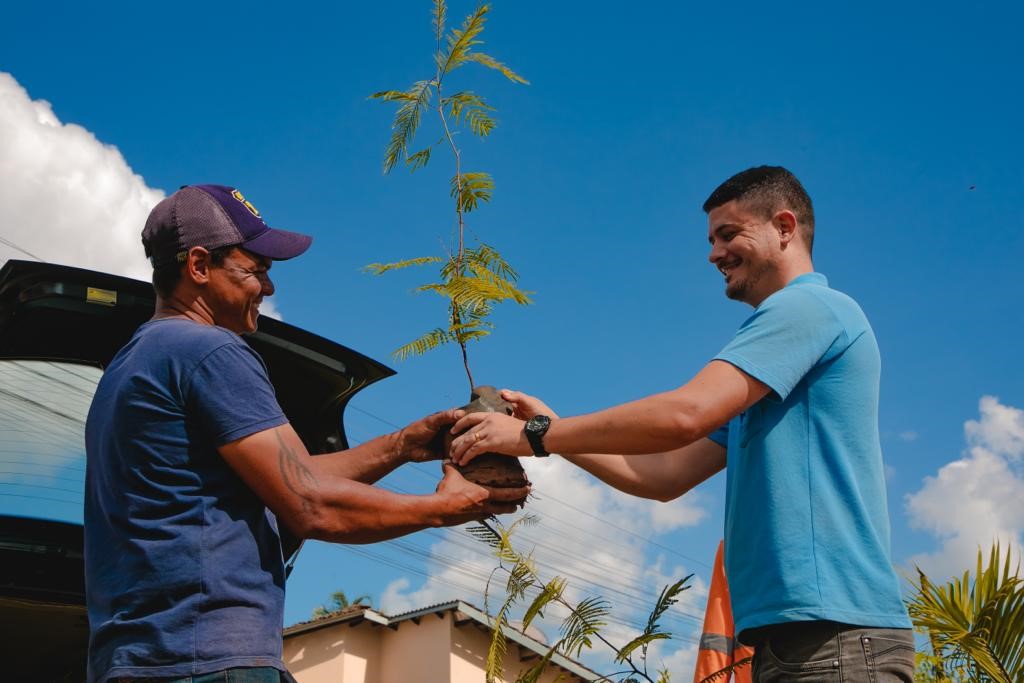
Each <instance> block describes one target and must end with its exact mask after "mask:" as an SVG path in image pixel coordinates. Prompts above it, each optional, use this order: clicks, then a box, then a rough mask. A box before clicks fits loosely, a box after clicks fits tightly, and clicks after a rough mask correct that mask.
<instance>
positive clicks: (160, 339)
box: [85, 318, 287, 683]
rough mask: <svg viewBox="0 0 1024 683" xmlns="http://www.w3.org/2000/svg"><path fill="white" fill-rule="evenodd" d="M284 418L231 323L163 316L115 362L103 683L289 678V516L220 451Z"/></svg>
mask: <svg viewBox="0 0 1024 683" xmlns="http://www.w3.org/2000/svg"><path fill="white" fill-rule="evenodd" d="M286 422H287V419H286V418H285V416H284V413H283V412H282V411H281V408H280V406H279V405H278V403H277V399H276V398H275V396H274V389H273V386H271V384H270V381H269V379H268V378H267V371H266V367H265V366H264V364H263V361H262V359H260V357H259V356H258V355H257V354H256V353H255V352H254V351H253V350H252V349H250V348H249V347H248V346H247V345H246V344H245V342H243V341H242V339H241V338H240V337H239V336H238V335H236V334H234V333H232V332H229V331H228V330H225V329H223V328H220V327H214V326H211V325H202V324H199V323H195V322H192V321H189V320H185V319H181V318H165V319H161V320H153V321H150V322H148V323H146V324H144V325H142V327H140V328H139V329H138V331H137V332H136V333H135V336H133V337H132V339H131V341H130V342H128V344H127V345H126V346H125V347H124V348H123V349H121V351H119V352H118V354H117V355H116V356H115V357H114V359H113V360H112V361H111V362H110V365H109V367H107V368H106V370H105V372H104V374H103V377H102V379H101V380H100V382H99V386H98V387H97V389H96V395H95V397H94V398H93V402H92V407H91V408H90V410H89V417H88V420H87V422H86V430H85V441H86V455H87V466H86V478H85V481H86V486H85V488H86V491H85V581H86V597H87V603H88V609H89V627H90V638H89V681H90V682H91V683H101V682H102V681H106V680H107V679H109V678H114V677H179V676H188V675H190V674H202V673H208V672H210V671H217V670H219V669H225V668H229V667H235V666H272V667H276V668H279V669H281V670H284V668H285V667H284V664H283V663H282V661H281V628H282V625H283V619H284V562H283V558H282V555H281V541H280V538H279V536H278V531H277V521H276V520H275V518H274V516H273V514H272V513H271V512H270V511H269V510H267V508H266V507H265V506H264V504H263V503H262V501H261V500H260V499H259V498H258V497H257V496H256V495H255V494H254V493H253V492H252V491H251V490H250V489H249V488H248V487H247V486H246V485H245V484H244V483H243V482H242V480H241V479H240V478H239V477H238V475H237V474H236V473H235V472H234V470H232V469H231V468H230V467H229V466H228V464H227V463H226V462H224V460H223V459H222V458H221V456H220V454H219V453H218V452H217V448H218V447H219V446H221V445H223V444H226V443H229V442H231V441H234V440H236V439H239V438H242V437H244V436H248V435H250V434H254V433H256V432H260V431H263V430H265V429H270V428H273V427H277V426H280V425H282V424H285V423H286Z"/></svg>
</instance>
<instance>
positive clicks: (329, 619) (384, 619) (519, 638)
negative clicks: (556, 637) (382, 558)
mask: <svg viewBox="0 0 1024 683" xmlns="http://www.w3.org/2000/svg"><path fill="white" fill-rule="evenodd" d="M448 612H451V613H453V618H454V620H455V624H456V625H461V624H463V623H467V622H471V623H473V624H475V625H477V626H480V627H483V628H486V629H487V630H490V631H493V630H494V625H495V621H494V618H493V617H491V616H490V615H489V614H487V613H486V612H484V611H483V610H481V609H480V608H478V607H476V606H474V605H471V604H469V603H468V602H465V601H463V600H452V601H449V602H442V603H438V604H436V605H430V606H428V607H422V608H420V609H415V610H411V611H409V612H402V613H401V614H394V615H386V614H383V613H381V612H378V611H376V610H374V609H372V608H370V607H367V606H365V605H352V606H351V607H346V608H345V609H343V610H340V611H338V612H333V613H331V614H329V615H327V616H325V617H320V618H318V619H311V620H309V621H303V622H300V623H298V624H294V625H292V626H289V627H288V628H286V629H285V630H284V637H285V638H290V637H292V636H297V635H299V634H301V633H307V632H309V631H315V630H318V629H321V628H325V627H328V626H333V625H335V624H341V623H350V625H353V626H354V625H355V624H357V623H360V622H362V621H369V622H371V623H373V624H376V625H379V626H387V627H389V628H394V629H397V628H398V625H399V624H401V623H402V622H405V621H411V622H413V623H414V624H417V625H418V624H419V623H420V619H422V618H423V617H425V616H429V615H432V614H433V615H437V616H439V617H440V616H443V615H444V614H445V613H448ZM501 630H502V633H504V634H505V638H507V639H508V640H510V641H512V642H513V643H515V644H516V645H518V646H520V647H522V648H524V649H526V650H530V651H532V652H533V653H535V654H536V655H537V656H539V657H546V656H547V654H548V650H550V649H551V647H550V646H549V645H547V644H545V643H542V642H541V641H539V640H537V639H536V638H533V637H531V636H528V635H526V634H525V633H523V632H522V631H519V630H517V629H514V628H512V627H511V626H507V625H505V626H502V627H501ZM549 661H550V662H551V663H552V664H553V665H555V666H557V667H559V668H560V669H564V670H565V671H566V672H567V673H570V674H572V675H574V676H577V677H579V678H582V679H583V680H585V681H594V680H597V679H599V678H601V675H600V674H598V673H596V672H594V671H591V670H590V669H588V668H587V667H585V666H583V665H582V664H580V663H579V662H576V661H574V660H572V659H569V658H568V657H566V656H564V655H562V654H559V653H557V652H556V653H554V654H553V655H551V658H550V660H549Z"/></svg>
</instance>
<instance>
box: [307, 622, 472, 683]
mask: <svg viewBox="0 0 1024 683" xmlns="http://www.w3.org/2000/svg"><path fill="white" fill-rule="evenodd" d="M419 622H420V623H419V624H416V622H414V621H412V620H411V619H410V620H409V621H403V622H401V623H399V624H397V627H398V628H397V629H392V628H388V627H376V628H375V630H376V631H378V632H380V633H381V640H382V644H381V650H380V654H381V671H382V672H383V675H382V677H381V680H380V683H401V682H402V681H423V682H424V683H427V682H428V681H438V682H439V683H440V682H446V681H454V680H455V679H453V678H452V677H451V667H450V665H449V657H448V653H449V652H450V651H451V635H450V634H451V615H450V614H444V613H442V614H427V615H424V616H423V617H420V619H419ZM480 680H483V679H480ZM299 683H305V681H299ZM344 683H361V681H358V680H357V681H353V682H350V681H348V680H345V681H344Z"/></svg>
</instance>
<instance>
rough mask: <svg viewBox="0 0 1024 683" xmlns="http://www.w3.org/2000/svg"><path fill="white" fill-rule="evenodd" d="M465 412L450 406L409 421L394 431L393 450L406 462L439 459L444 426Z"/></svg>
mask: <svg viewBox="0 0 1024 683" xmlns="http://www.w3.org/2000/svg"><path fill="white" fill-rule="evenodd" d="M465 414H466V413H465V411H462V410H459V409H457V408H451V409H449V410H442V411H441V412H439V413H434V414H433V415H427V416H426V417H424V418H422V419H419V420H416V421H415V422H413V423H410V424H409V425H408V426H406V427H403V428H402V429H401V430H400V431H398V432H395V438H396V442H395V450H397V451H398V453H399V455H400V456H401V457H402V459H403V460H405V461H407V462H427V461H428V460H441V459H442V458H444V433H445V428H446V427H448V425H450V424H452V423H453V422H455V421H456V420H458V419H459V418H460V417H462V416H463V415H465Z"/></svg>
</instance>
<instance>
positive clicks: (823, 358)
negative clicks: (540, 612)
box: [453, 166, 914, 681]
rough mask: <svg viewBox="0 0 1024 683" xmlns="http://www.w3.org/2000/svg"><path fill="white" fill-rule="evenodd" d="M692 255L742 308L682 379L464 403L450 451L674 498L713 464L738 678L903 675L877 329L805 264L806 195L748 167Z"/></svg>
mask: <svg viewBox="0 0 1024 683" xmlns="http://www.w3.org/2000/svg"><path fill="white" fill-rule="evenodd" d="M704 210H705V212H707V214H708V240H709V242H710V244H711V253H710V256H709V260H710V261H711V263H712V264H714V265H715V266H716V267H717V268H718V270H719V271H720V272H721V273H722V275H723V277H724V279H725V293H726V296H728V297H729V298H731V299H735V300H738V301H743V302H745V303H748V304H750V305H751V306H753V307H754V313H753V314H752V315H751V316H750V318H748V319H747V320H746V322H744V323H743V325H742V326H741V327H740V329H739V331H738V332H737V333H736V335H735V336H734V337H733V339H732V341H730V342H729V343H728V344H727V345H726V346H725V348H724V349H723V350H722V351H721V352H720V353H719V354H718V355H717V356H715V358H714V359H713V360H711V362H710V363H708V365H707V366H705V367H704V368H703V369H702V370H701V371H700V372H699V373H698V374H697V375H696V376H695V377H694V378H693V379H692V380H691V381H690V382H688V383H686V384H685V385H683V386H682V387H680V388H678V389H675V390H672V391H668V392H665V393H662V394H656V395H653V396H649V397H647V398H643V399H640V400H638V401H633V402H631V403H626V404H622V405H619V406H615V407H613V408H609V409H607V410H603V411H600V412H597V413H592V414H589V415H581V416H578V417H569V418H564V419H559V418H558V417H557V416H556V415H555V414H554V413H553V412H552V411H551V409H550V408H549V407H548V406H546V405H545V404H543V403H542V402H540V401H539V400H537V399H536V398H533V397H530V396H527V395H525V394H521V393H518V392H506V394H505V397H506V399H507V400H510V401H512V402H513V403H514V404H515V405H516V406H517V414H516V417H519V418H521V419H525V420H527V422H526V424H525V425H524V424H523V423H522V421H520V420H516V419H514V418H509V417H506V416H504V415H495V414H490V415H485V414H474V415H468V416H466V417H464V418H463V419H462V420H460V421H459V422H458V423H456V424H455V426H454V428H453V431H455V432H456V433H458V432H462V435H461V436H460V437H459V438H457V439H456V440H455V442H454V444H453V459H454V460H455V461H456V462H457V463H464V462H466V461H468V460H470V459H472V458H473V457H475V456H476V455H478V454H480V453H484V452H500V453H507V454H509V455H520V456H522V455H531V454H532V455H547V453H548V452H556V453H560V454H561V455H562V457H564V458H566V459H568V460H570V461H571V462H573V463H575V464H577V465H579V466H580V467H583V468H584V469H586V470H587V471H589V472H591V473H592V474H594V475H595V476H597V477H599V478H600V479H602V480H604V481H605V482H607V483H609V484H611V485H612V486H615V487H616V488H619V489H621V490H623V491H626V492H628V493H632V494H634V495H638V496H644V497H647V498H655V499H658V500H671V499H673V498H676V497H678V496H680V495H682V494H683V493H685V492H686V491H688V490H689V489H690V488H692V487H693V486H695V485H696V484H698V483H700V482H702V481H704V480H705V479H707V478H708V477H710V476H711V475H713V474H715V473H716V472H718V471H720V470H721V469H723V468H725V469H727V472H728V474H727V485H726V514H725V548H726V553H725V568H726V574H727V576H728V580H729V587H730V593H731V597H732V606H733V613H734V618H735V622H736V630H737V633H739V637H740V640H742V641H743V642H745V643H749V644H753V645H755V646H757V649H756V655H755V659H754V680H755V681H782V680H794V679H799V680H801V681H867V680H871V681H892V680H903V681H911V680H913V665H914V644H913V637H912V634H911V631H910V627H911V623H910V620H909V618H908V616H907V612H906V609H905V607H904V605H903V602H902V600H901V597H900V591H899V583H898V580H897V577H896V575H895V572H894V571H893V568H892V563H891V559H890V554H889V519H888V510H887V508H886V498H885V480H884V476H883V466H882V455H881V447H880V445H879V437H878V387H879V371H880V359H879V353H878V345H877V343H876V341H875V337H874V333H873V332H872V331H871V326H870V325H869V323H868V321H867V318H866V317H865V316H864V313H863V311H861V309H860V307H859V306H858V305H857V303H856V302H855V301H853V299H851V298H850V297H848V296H846V295H845V294H842V293H840V292H837V291H836V290H833V289H831V288H829V286H828V281H827V280H826V278H825V276H824V275H822V274H820V273H816V272H814V267H813V264H812V262H811V249H812V246H813V242H814V211H813V207H812V204H811V200H810V197H809V196H808V195H807V193H806V191H805V190H804V188H803V186H802V185H801V184H800V182H799V181H798V180H797V179H796V177H795V176H793V174H791V173H790V172H789V171H787V170H786V169H784V168H780V167H769V166H761V167H757V168H752V169H748V170H746V171H743V172H741V173H738V174H736V175H735V176H733V177H732V178H730V179H729V180H727V181H725V182H724V183H723V184H722V185H721V186H719V187H718V189H716V190H715V191H714V192H713V193H712V194H711V196H710V197H709V198H708V200H707V202H705V204H704Z"/></svg>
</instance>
